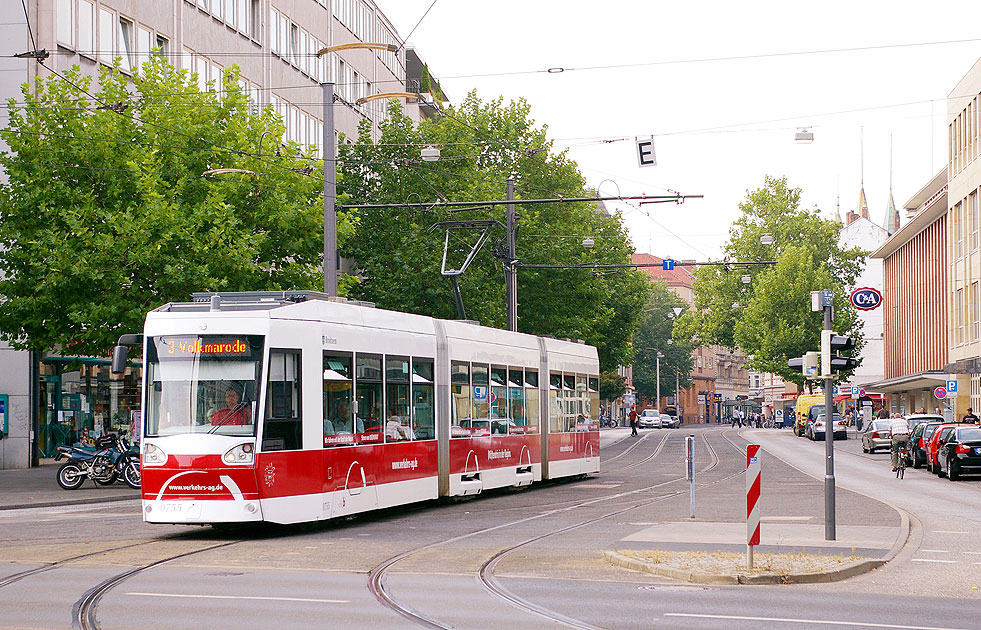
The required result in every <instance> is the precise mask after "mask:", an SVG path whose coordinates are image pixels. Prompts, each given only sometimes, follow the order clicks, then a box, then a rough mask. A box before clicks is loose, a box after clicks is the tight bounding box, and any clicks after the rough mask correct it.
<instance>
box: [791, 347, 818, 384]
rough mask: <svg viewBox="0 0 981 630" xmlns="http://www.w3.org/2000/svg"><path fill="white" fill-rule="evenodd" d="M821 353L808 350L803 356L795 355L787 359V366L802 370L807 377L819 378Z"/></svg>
mask: <svg viewBox="0 0 981 630" xmlns="http://www.w3.org/2000/svg"><path fill="white" fill-rule="evenodd" d="M819 359H820V355H819V354H818V353H817V352H808V353H806V354H805V355H804V356H802V357H795V358H793V359H788V360H787V366H788V367H790V368H793V369H797V370H800V372H801V374H803V375H804V377H805V378H818V371H819V370H818V363H819Z"/></svg>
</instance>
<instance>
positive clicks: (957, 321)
mask: <svg viewBox="0 0 981 630" xmlns="http://www.w3.org/2000/svg"><path fill="white" fill-rule="evenodd" d="M954 326H956V327H957V334H956V335H955V338H956V340H957V342H956V343H957V344H958V345H959V344H962V343H964V336H965V335H964V289H957V292H956V293H955V294H954Z"/></svg>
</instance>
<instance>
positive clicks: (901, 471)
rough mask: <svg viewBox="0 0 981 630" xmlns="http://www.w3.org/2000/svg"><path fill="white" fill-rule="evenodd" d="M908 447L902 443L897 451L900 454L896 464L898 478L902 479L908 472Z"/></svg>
mask: <svg viewBox="0 0 981 630" xmlns="http://www.w3.org/2000/svg"><path fill="white" fill-rule="evenodd" d="M906 448H907V447H906V446H904V445H902V444H901V445H900V446H899V448H898V450H897V453H896V454H897V456H898V457H897V461H898V463H897V464H896V479H902V478H903V475H905V474H906V455H907V450H906Z"/></svg>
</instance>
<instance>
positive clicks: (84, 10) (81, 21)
mask: <svg viewBox="0 0 981 630" xmlns="http://www.w3.org/2000/svg"><path fill="white" fill-rule="evenodd" d="M78 52H80V53H81V54H83V55H89V56H94V55H95V5H94V4H93V3H91V2H89V0H78Z"/></svg>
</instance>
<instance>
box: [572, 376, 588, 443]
mask: <svg viewBox="0 0 981 630" xmlns="http://www.w3.org/2000/svg"><path fill="white" fill-rule="evenodd" d="M574 422H575V426H573V427H572V429H571V430H573V431H588V430H589V391H588V389H587V387H586V377H585V376H584V375H582V374H576V417H575V419H574Z"/></svg>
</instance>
